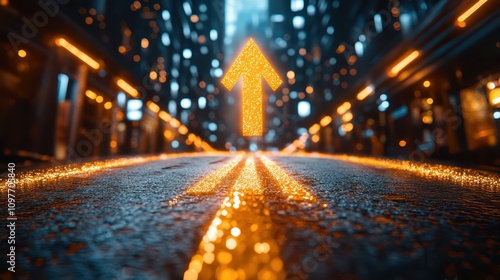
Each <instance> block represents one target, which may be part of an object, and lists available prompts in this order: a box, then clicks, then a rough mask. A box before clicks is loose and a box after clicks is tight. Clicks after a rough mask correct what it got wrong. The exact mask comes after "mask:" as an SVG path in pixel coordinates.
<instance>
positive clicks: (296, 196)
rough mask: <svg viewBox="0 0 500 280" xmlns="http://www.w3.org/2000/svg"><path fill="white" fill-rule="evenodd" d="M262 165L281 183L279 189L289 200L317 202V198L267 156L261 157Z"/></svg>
mask: <svg viewBox="0 0 500 280" xmlns="http://www.w3.org/2000/svg"><path fill="white" fill-rule="evenodd" d="M260 159H261V160H262V163H264V165H265V166H266V168H267V170H269V172H270V173H271V174H272V175H273V177H274V178H275V179H276V181H277V182H278V183H279V188H280V190H281V191H282V192H283V194H284V195H285V196H286V197H287V198H288V199H289V200H296V201H311V202H313V201H316V198H315V197H314V196H313V195H312V194H311V193H310V192H308V191H307V190H306V189H305V188H304V187H303V186H302V185H301V184H299V183H298V182H297V181H295V180H294V179H293V178H292V177H290V176H289V175H288V174H287V173H286V172H285V170H283V169H282V168H281V167H279V166H278V165H277V164H276V163H274V162H273V161H272V160H270V159H269V158H267V157H266V156H261V158H260Z"/></svg>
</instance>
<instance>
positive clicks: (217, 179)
mask: <svg viewBox="0 0 500 280" xmlns="http://www.w3.org/2000/svg"><path fill="white" fill-rule="evenodd" d="M242 158H243V156H238V157H237V158H235V159H233V160H232V161H231V162H229V163H228V164H226V165H224V166H223V167H221V168H219V169H217V170H216V171H214V172H212V173H211V174H210V175H208V176H206V177H204V178H203V179H201V180H200V181H199V182H198V183H196V184H195V185H194V186H193V187H191V188H189V189H188V190H187V194H189V195H201V194H213V193H214V191H215V188H216V187H217V185H219V184H220V183H221V182H222V180H223V179H224V178H225V177H226V176H227V174H229V172H231V170H233V168H234V167H236V165H237V164H238V163H239V162H240V161H241V159H242Z"/></svg>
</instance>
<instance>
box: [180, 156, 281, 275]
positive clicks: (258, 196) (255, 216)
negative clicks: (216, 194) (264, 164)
mask: <svg viewBox="0 0 500 280" xmlns="http://www.w3.org/2000/svg"><path fill="white" fill-rule="evenodd" d="M263 194H264V190H263V188H262V185H261V182H260V179H259V177H258V174H257V169H256V166H255V161H254V159H253V157H250V158H248V159H247V160H246V162H245V166H244V168H243V170H242V171H241V173H240V175H239V177H238V178H237V179H236V182H235V184H234V186H233V187H232V188H231V190H230V193H229V195H228V196H227V197H226V198H225V199H224V202H223V203H222V205H221V206H220V208H219V210H218V211H217V213H216V216H215V218H214V219H213V220H212V222H211V224H210V226H209V228H208V231H207V232H206V233H205V235H204V236H203V239H202V241H201V242H200V244H199V246H198V251H197V253H196V254H195V255H194V256H193V257H192V258H191V262H190V263H189V266H188V269H187V270H186V271H185V272H184V279H186V280H188V279H270V280H272V279H283V278H284V276H285V272H284V270H283V261H282V260H281V257H280V252H279V247H278V244H277V242H276V241H275V240H274V239H273V232H272V231H271V226H272V224H271V223H272V222H271V218H270V215H269V210H268V209H267V208H266V205H265V200H264V195H263Z"/></svg>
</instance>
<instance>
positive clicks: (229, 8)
mask: <svg viewBox="0 0 500 280" xmlns="http://www.w3.org/2000/svg"><path fill="white" fill-rule="evenodd" d="M0 33H1V36H0V47H1V52H0V133H1V137H0V155H1V156H0V158H1V161H5V162H7V161H16V162H25V163H33V162H54V161H57V162H61V161H63V162H75V161H81V160H86V159H89V158H97V157H99V158H103V157H113V156H122V155H137V154H158V153H174V152H191V151H213V150H222V151H237V150H252V151H255V150H271V151H284V152H298V151H306V152H323V153H347V154H358V155H369V156H387V157H396V158H405V159H410V160H415V161H427V160H450V161H455V162H462V163H464V162H466V163H473V164H481V165H488V166H500V139H499V137H500V85H499V84H500V64H499V62H500V55H499V54H500V9H499V3H498V1H487V0H479V1H477V0H471V1H445V0H401V1H396V0H389V1H387V0H378V1H361V0H359V1H351V0H349V1H347V0H283V1H270V0H260V1H258V0H253V1H252V0H225V1H224V0H215V1H208V0H207V1H203V0H200V1H195V0H178V1H177V0H176V1H167V0H138V1H131V0H85V1H84V0H40V1H19V0H16V1H14V0H0ZM249 37H253V38H254V39H255V41H256V42H257V44H258V45H259V46H260V48H261V49H262V50H263V52H264V53H265V54H266V56H267V57H268V59H269V60H270V61H271V63H272V65H273V66H274V67H275V69H276V70H277V72H278V73H279V75H280V76H281V78H282V79H283V81H284V83H283V85H282V86H281V87H280V88H279V89H278V90H277V91H276V92H273V91H272V90H271V89H270V88H269V86H268V85H267V84H266V83H263V84H264V87H263V93H264V104H263V106H264V112H265V134H264V135H263V136H262V137H259V138H245V137H242V136H241V122H240V120H241V99H240V96H241V87H235V88H234V89H233V90H232V91H228V90H226V89H225V88H224V87H223V86H222V85H221V83H220V80H221V79H222V77H223V76H224V74H225V72H226V71H227V69H228V68H229V66H230V65H231V62H232V61H233V60H234V58H235V57H236V56H237V54H238V52H239V51H240V49H241V48H242V46H243V45H244V44H245V43H246V41H247V40H248V38H249Z"/></svg>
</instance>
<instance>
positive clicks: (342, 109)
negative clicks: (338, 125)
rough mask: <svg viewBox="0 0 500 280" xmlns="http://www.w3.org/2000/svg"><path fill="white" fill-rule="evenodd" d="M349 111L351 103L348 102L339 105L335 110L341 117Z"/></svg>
mask: <svg viewBox="0 0 500 280" xmlns="http://www.w3.org/2000/svg"><path fill="white" fill-rule="evenodd" d="M349 109H351V103H350V102H347V101H346V102H344V103H342V105H340V106H339V107H338V108H337V114H339V115H343V114H344V113H345V112H347V111H348V110H349Z"/></svg>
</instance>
